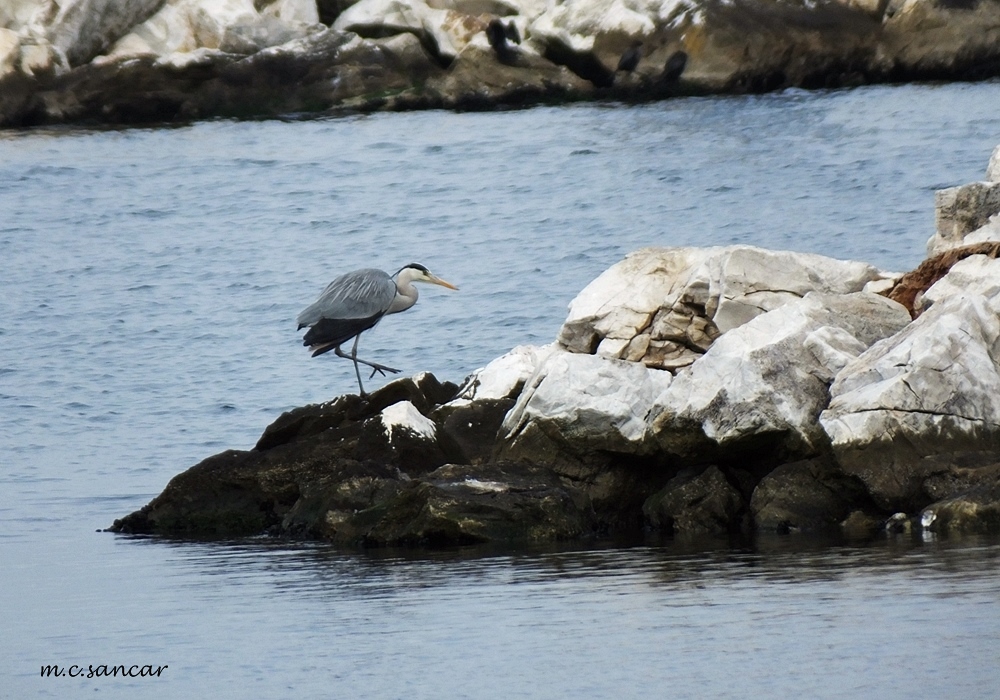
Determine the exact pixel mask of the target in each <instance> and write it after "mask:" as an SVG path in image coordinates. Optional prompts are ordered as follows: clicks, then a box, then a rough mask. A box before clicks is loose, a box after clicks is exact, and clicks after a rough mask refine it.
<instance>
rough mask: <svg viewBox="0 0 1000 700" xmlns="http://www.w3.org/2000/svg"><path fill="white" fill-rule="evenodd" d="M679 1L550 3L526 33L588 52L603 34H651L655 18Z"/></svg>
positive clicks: (578, 1) (622, 0)
mask: <svg viewBox="0 0 1000 700" xmlns="http://www.w3.org/2000/svg"><path fill="white" fill-rule="evenodd" d="M680 4H681V2H680V1H679V0H663V1H657V0H631V1H630V0H611V2H607V0H566V2H562V3H558V4H553V5H552V6H550V7H549V8H548V9H547V10H546V11H545V12H544V13H542V14H541V15H540V16H539V17H538V18H537V19H536V20H535V21H534V22H532V24H531V26H530V33H531V36H532V37H533V38H535V39H536V40H538V41H542V42H546V43H548V42H553V41H557V42H559V43H561V44H562V45H563V46H566V47H567V48H569V49H571V50H573V51H576V52H579V53H584V52H589V51H592V50H593V49H594V44H595V40H596V39H597V38H598V37H600V36H601V35H604V34H618V35H624V36H627V37H632V38H638V37H643V36H648V35H650V34H652V33H653V32H654V31H656V26H657V25H656V20H657V19H658V18H659V17H660V16H661V15H662V14H663V13H664V12H667V13H669V11H671V10H673V8H674V7H676V6H678V5H680ZM613 67H614V66H612V68H613Z"/></svg>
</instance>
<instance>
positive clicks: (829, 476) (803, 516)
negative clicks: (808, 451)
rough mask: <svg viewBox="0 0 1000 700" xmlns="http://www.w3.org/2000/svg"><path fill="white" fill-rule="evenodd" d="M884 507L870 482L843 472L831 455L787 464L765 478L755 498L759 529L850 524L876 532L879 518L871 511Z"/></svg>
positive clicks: (753, 508)
mask: <svg viewBox="0 0 1000 700" xmlns="http://www.w3.org/2000/svg"><path fill="white" fill-rule="evenodd" d="M862 506H865V510H867V511H868V512H869V513H877V512H878V508H877V507H876V506H875V504H874V503H872V502H871V500H870V498H869V496H868V492H867V491H866V489H865V487H864V484H863V483H862V482H861V481H860V480H859V479H857V478H856V477H852V476H850V475H848V474H845V473H844V472H843V471H841V470H840V469H839V468H838V467H837V465H836V464H835V463H834V462H833V460H830V459H829V458H819V459H808V460H803V461H801V462H792V463H790V464H783V465H782V466H780V467H778V468H777V469H775V470H774V471H772V472H771V473H769V474H768V475H767V476H765V477H764V478H763V479H761V481H760V483H759V484H758V485H757V487H756V488H755V489H754V492H753V497H752V498H751V499H750V510H751V512H752V514H753V521H754V523H755V524H756V526H757V528H758V529H759V530H763V531H772V532H779V533H787V532H810V531H821V530H831V529H836V528H839V527H841V526H842V525H841V524H842V523H844V522H845V521H847V522H848V524H847V528H848V529H850V530H854V531H863V532H871V531H872V530H873V529H874V527H876V526H877V518H873V517H871V516H868V515H866V514H865V511H862V510H859V509H858V508H859V507H862Z"/></svg>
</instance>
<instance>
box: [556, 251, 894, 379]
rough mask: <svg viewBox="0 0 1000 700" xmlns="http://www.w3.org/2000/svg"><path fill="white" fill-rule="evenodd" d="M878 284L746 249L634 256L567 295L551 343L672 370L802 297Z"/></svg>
mask: <svg viewBox="0 0 1000 700" xmlns="http://www.w3.org/2000/svg"><path fill="white" fill-rule="evenodd" d="M882 277H883V273H881V272H880V271H879V270H878V269H876V268H875V267H873V266H871V265H867V264H865V263H860V262H847V261H842V260H834V259H832V258H827V257H823V256H820V255H812V254H808V253H792V252H787V251H770V250H764V249H762V248H755V247H752V246H728V247H719V248H644V249H642V250H639V251H636V252H634V253H631V254H629V255H627V256H626V257H625V259H624V260H622V261H621V262H619V263H617V264H615V265H613V266H612V267H610V268H609V269H608V270H606V271H605V272H603V273H602V274H601V275H600V276H598V277H597V278H596V279H595V280H594V281H593V282H591V283H590V284H589V285H587V287H585V288H584V290H583V291H582V292H580V294H578V295H577V297H576V298H575V299H574V300H573V301H572V302H571V303H570V307H569V315H568V316H567V318H566V321H565V323H563V326H562V328H561V330H560V331H559V343H560V344H561V345H562V346H563V347H565V348H566V349H568V350H570V351H571V352H577V353H596V354H598V355H601V356H604V357H613V358H620V359H625V360H630V361H633V362H642V363H644V364H646V365H647V366H649V367H657V368H660V369H669V370H676V369H679V368H681V367H686V366H688V365H690V364H692V363H693V362H694V361H695V360H697V359H698V358H699V357H701V356H702V355H703V354H704V353H705V352H706V351H707V350H708V348H709V347H711V345H712V343H713V342H714V341H715V339H716V338H718V337H719V336H720V335H721V334H722V333H725V332H726V331H730V330H732V329H734V328H737V327H739V326H741V325H742V324H744V323H746V322H747V321H749V320H750V319H752V318H754V317H755V316H758V315H760V314H762V313H764V312H766V311H771V310H773V309H776V308H779V307H780V306H782V305H784V304H787V303H789V302H791V301H795V300H797V299H800V298H801V297H803V296H805V295H806V294H807V293H808V292H822V293H830V294H850V293H852V292H859V291H861V290H862V289H863V288H864V287H865V285H866V284H867V283H869V282H872V281H876V280H879V279H881V278H882Z"/></svg>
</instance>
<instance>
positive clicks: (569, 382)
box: [500, 351, 672, 464]
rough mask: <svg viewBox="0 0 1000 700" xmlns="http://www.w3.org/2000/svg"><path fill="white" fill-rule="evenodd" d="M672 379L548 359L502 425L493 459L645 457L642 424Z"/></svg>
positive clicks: (580, 358) (618, 366)
mask: <svg viewBox="0 0 1000 700" xmlns="http://www.w3.org/2000/svg"><path fill="white" fill-rule="evenodd" d="M671 379H672V377H671V375H670V374H669V373H667V372H661V371H658V370H651V369H648V368H647V367H645V366H643V365H641V364H638V363H634V362H623V361H621V360H612V359H609V358H605V357H597V356H594V355H579V354H575V353H569V352H565V351H556V352H553V353H551V354H550V355H549V356H548V357H547V358H545V360H544V361H543V362H542V363H541V364H540V365H539V367H538V369H537V370H536V371H535V373H534V375H533V376H532V377H531V378H530V379H529V380H528V382H527V383H526V384H525V386H524V388H523V390H522V391H521V393H520V396H519V397H518V399H517V403H516V404H515V405H514V407H513V408H512V409H511V410H510V412H509V413H508V414H507V417H506V418H505V419H504V422H503V426H502V428H501V445H500V454H501V455H502V456H503V457H504V458H506V459H522V458H523V459H530V460H532V461H534V462H536V463H543V464H545V463H549V464H559V463H562V462H564V461H566V460H567V459H571V458H570V457H569V456H570V455H576V456H577V457H579V458H580V459H581V460H584V461H586V459H587V457H586V455H589V454H593V453H606V452H613V453H620V454H634V455H644V454H650V453H651V452H652V451H653V447H654V443H653V441H652V440H651V439H650V435H649V434H648V432H647V423H646V418H647V416H648V415H649V412H650V411H651V410H652V409H653V406H654V405H655V402H656V400H657V399H658V397H659V396H660V395H661V394H662V393H663V392H664V391H665V390H666V388H667V387H668V386H670V381H671Z"/></svg>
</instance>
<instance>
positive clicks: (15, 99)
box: [0, 0, 1000, 127]
mask: <svg viewBox="0 0 1000 700" xmlns="http://www.w3.org/2000/svg"><path fill="white" fill-rule="evenodd" d="M342 46H349V47H351V50H343V51H341V50H337V47H342ZM626 59H627V60H626ZM998 73H1000V5H998V4H997V3H996V2H993V1H992V0H984V1H983V2H971V3H940V2H937V1H936V0H905V1H904V0H892V1H888V0H846V1H845V2H833V1H831V2H824V3H788V2H780V1H778V0H737V1H736V2H729V1H724V0H627V1H626V0H615V1H614V2H604V1H603V0H566V2H561V3H556V4H552V3H546V2H542V1H541V0H360V1H359V2H354V0H319V2H317V0H10V1H9V2H7V3H5V4H4V7H2V8H0V127H5V126H18V125H33V124H43V123H53V122H79V121H97V122H124V123H138V122H147V121H174V120H190V119H194V118H199V117H210V116H260V115H278V114H290V113H298V114H301V113H323V112H328V111H331V110H336V111H343V110H375V109H416V108H426V107H450V108H458V109H486V108H494V107H497V106H501V105H521V104H532V103H538V102H544V101H565V100H578V99H586V98H590V97H599V98H616V99H626V100H648V99H661V98H664V97H669V96H671V95H676V94H692V93H706V92H746V91H762V90H771V89H778V88H784V87H791V86H799V87H807V88H808V87H824V86H837V85H854V84H860V83H865V82H876V81H884V80H894V81H898V80H906V79H920V78H935V79H940V78H970V77H987V76H991V75H996V74H998ZM219 93H221V94H220V95H219V96H218V97H217V98H216V97H213V96H214V95H216V94H219ZM104 105H110V106H109V107H108V108H107V109H105V108H104Z"/></svg>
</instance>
